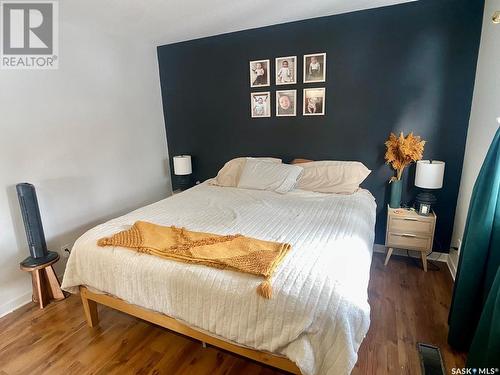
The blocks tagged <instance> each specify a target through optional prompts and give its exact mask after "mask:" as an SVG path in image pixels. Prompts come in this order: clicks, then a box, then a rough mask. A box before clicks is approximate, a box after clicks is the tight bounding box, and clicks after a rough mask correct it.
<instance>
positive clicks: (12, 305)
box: [0, 289, 32, 318]
mask: <svg viewBox="0 0 500 375" xmlns="http://www.w3.org/2000/svg"><path fill="white" fill-rule="evenodd" d="M31 294H32V291H31V289H30V290H28V291H27V292H25V293H23V294H21V295H20V296H19V297H16V298H14V299H11V300H10V301H7V302H5V303H2V304H1V305H0V318H1V317H3V316H5V315H7V314H10V313H11V312H12V311H14V310H17V309H18V308H20V307H22V306H24V305H26V304H28V303H31Z"/></svg>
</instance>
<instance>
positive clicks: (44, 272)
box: [21, 255, 65, 309]
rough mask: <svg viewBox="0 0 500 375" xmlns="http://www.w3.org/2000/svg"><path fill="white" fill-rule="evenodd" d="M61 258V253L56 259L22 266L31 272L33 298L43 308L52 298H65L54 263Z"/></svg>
mask: <svg viewBox="0 0 500 375" xmlns="http://www.w3.org/2000/svg"><path fill="white" fill-rule="evenodd" d="M58 260H59V255H58V256H57V258H55V259H54V260H51V261H50V262H47V263H45V264H40V265H39V266H34V267H25V266H21V269H22V270H23V271H27V272H30V273H31V282H32V284H33V295H32V300H33V302H35V303H39V304H40V308H41V309H43V308H44V307H45V306H47V305H48V304H49V302H50V300H51V299H55V300H58V301H59V300H62V299H64V298H65V296H64V293H63V292H62V290H61V284H60V283H59V280H58V279H57V276H56V274H55V272H54V268H52V265H53V264H54V263H55V262H57V261H58Z"/></svg>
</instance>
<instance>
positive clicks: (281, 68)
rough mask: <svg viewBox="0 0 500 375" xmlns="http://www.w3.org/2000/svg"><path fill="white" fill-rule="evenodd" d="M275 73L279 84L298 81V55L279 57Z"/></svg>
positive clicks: (290, 83) (289, 83)
mask: <svg viewBox="0 0 500 375" xmlns="http://www.w3.org/2000/svg"><path fill="white" fill-rule="evenodd" d="M275 73H276V84H277V85H292V84H294V83H297V56H287V57H277V58H276V69H275Z"/></svg>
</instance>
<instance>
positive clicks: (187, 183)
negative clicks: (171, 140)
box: [174, 155, 193, 190]
mask: <svg viewBox="0 0 500 375" xmlns="http://www.w3.org/2000/svg"><path fill="white" fill-rule="evenodd" d="M191 173H193V167H192V165H191V155H178V156H174V175H175V176H176V180H177V181H176V182H177V186H178V188H179V189H181V190H186V189H188V188H190V187H191Z"/></svg>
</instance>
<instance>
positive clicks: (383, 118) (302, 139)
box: [158, 0, 484, 251]
mask: <svg viewBox="0 0 500 375" xmlns="http://www.w3.org/2000/svg"><path fill="white" fill-rule="evenodd" d="M483 7H484V2H483V1H471V0H442V1H437V0H436V1H426V0H421V1H417V2H412V3H406V4H402V5H395V6H390V7H384V8H377V9H371V10H365V11H361V12H354V13H347V14H341V15H335V16H330V17H322V18H316V19H311V20H305V21H299V22H293V23H287V24H282V25H276V26H270V27H264V28H259V29H253V30H246V31H241V32H236V33H230V34H224V35H219V36H214V37H209V38H203V39H197V40H192V41H187V42H182V43H176V44H170V45H164V46H160V47H158V60H159V69H160V81H161V89H162V98H163V110H164V115H165V124H166V131H167V140H168V147H169V153H170V155H171V156H173V155H177V154H183V153H187V154H191V155H193V169H194V171H193V173H194V175H195V178H196V179H199V180H204V179H207V178H209V177H213V176H215V175H216V173H217V171H218V170H219V169H220V168H221V167H222V165H223V164H224V162H226V161H227V160H229V159H231V158H233V157H237V156H244V155H254V156H276V157H281V158H283V159H284V160H285V161H287V160H290V159H292V158H296V157H301V158H309V159H315V160H321V159H335V160H359V161H362V162H363V163H364V164H365V165H366V166H367V167H368V168H370V169H371V170H372V173H371V175H370V176H369V177H368V178H367V180H366V181H365V182H364V183H363V187H365V188H367V189H369V190H370V191H371V192H372V194H373V195H374V196H375V198H376V200H377V204H378V208H377V226H376V242H377V243H381V244H382V243H384V236H385V222H386V217H385V216H386V209H385V206H386V204H387V201H388V183H387V182H388V180H389V177H390V176H391V175H392V173H393V172H392V170H391V169H390V168H389V167H388V166H386V165H384V159H383V156H384V151H385V148H384V141H385V140H386V138H387V137H388V135H389V133H390V132H391V131H392V132H400V131H403V132H405V133H407V132H410V131H413V132H414V133H415V134H417V135H420V136H422V138H423V139H425V140H426V141H427V144H426V146H425V153H424V157H425V158H432V159H438V160H444V161H445V162H446V171H445V180H444V187H443V189H441V190H440V191H438V193H437V195H438V199H439V203H438V205H437V206H436V212H437V215H438V224H437V229H436V240H435V243H434V248H435V249H436V250H443V251H447V250H448V249H449V246H450V240H451V234H452V228H453V218H454V214H455V205H456V200H457V195H458V189H459V183H460V175H461V170H462V161H463V155H464V148H465V140H466V135H467V126H468V121H469V114H470V106H471V100H472V92H473V85H474V76H475V69H476V60H477V53H478V48H479V40H480V33H481V23H482V12H483ZM316 52H326V53H327V81H326V83H324V84H307V85H305V84H303V83H301V81H302V71H303V70H302V69H303V66H302V56H303V55H304V54H309V53H316ZM290 55H297V57H298V71H297V76H298V78H299V79H298V81H299V82H298V84H296V85H286V86H275V84H274V59H275V57H279V56H290ZM258 59H270V60H271V66H272V69H271V77H272V78H271V86H270V88H260V89H253V90H252V89H251V88H250V87H249V73H248V63H249V61H250V60H258ZM304 87H326V115H325V116H317V117H315V116H312V117H305V116H302V114H301V113H302V111H301V110H302V107H301V103H302V89H303V88H304ZM276 89H297V93H298V103H300V105H299V106H298V115H297V116H296V117H276V116H275V106H274V103H275V101H274V100H275V91H276ZM267 90H270V91H271V92H272V101H271V110H272V116H271V117H270V118H258V119H252V118H251V117H250V92H252V91H267ZM414 168H415V167H414V166H412V167H411V168H410V170H409V171H407V172H406V173H405V176H404V181H405V189H404V192H403V200H404V201H410V200H412V199H413V197H414V195H415V188H414V186H413V180H414V173H415V172H414Z"/></svg>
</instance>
